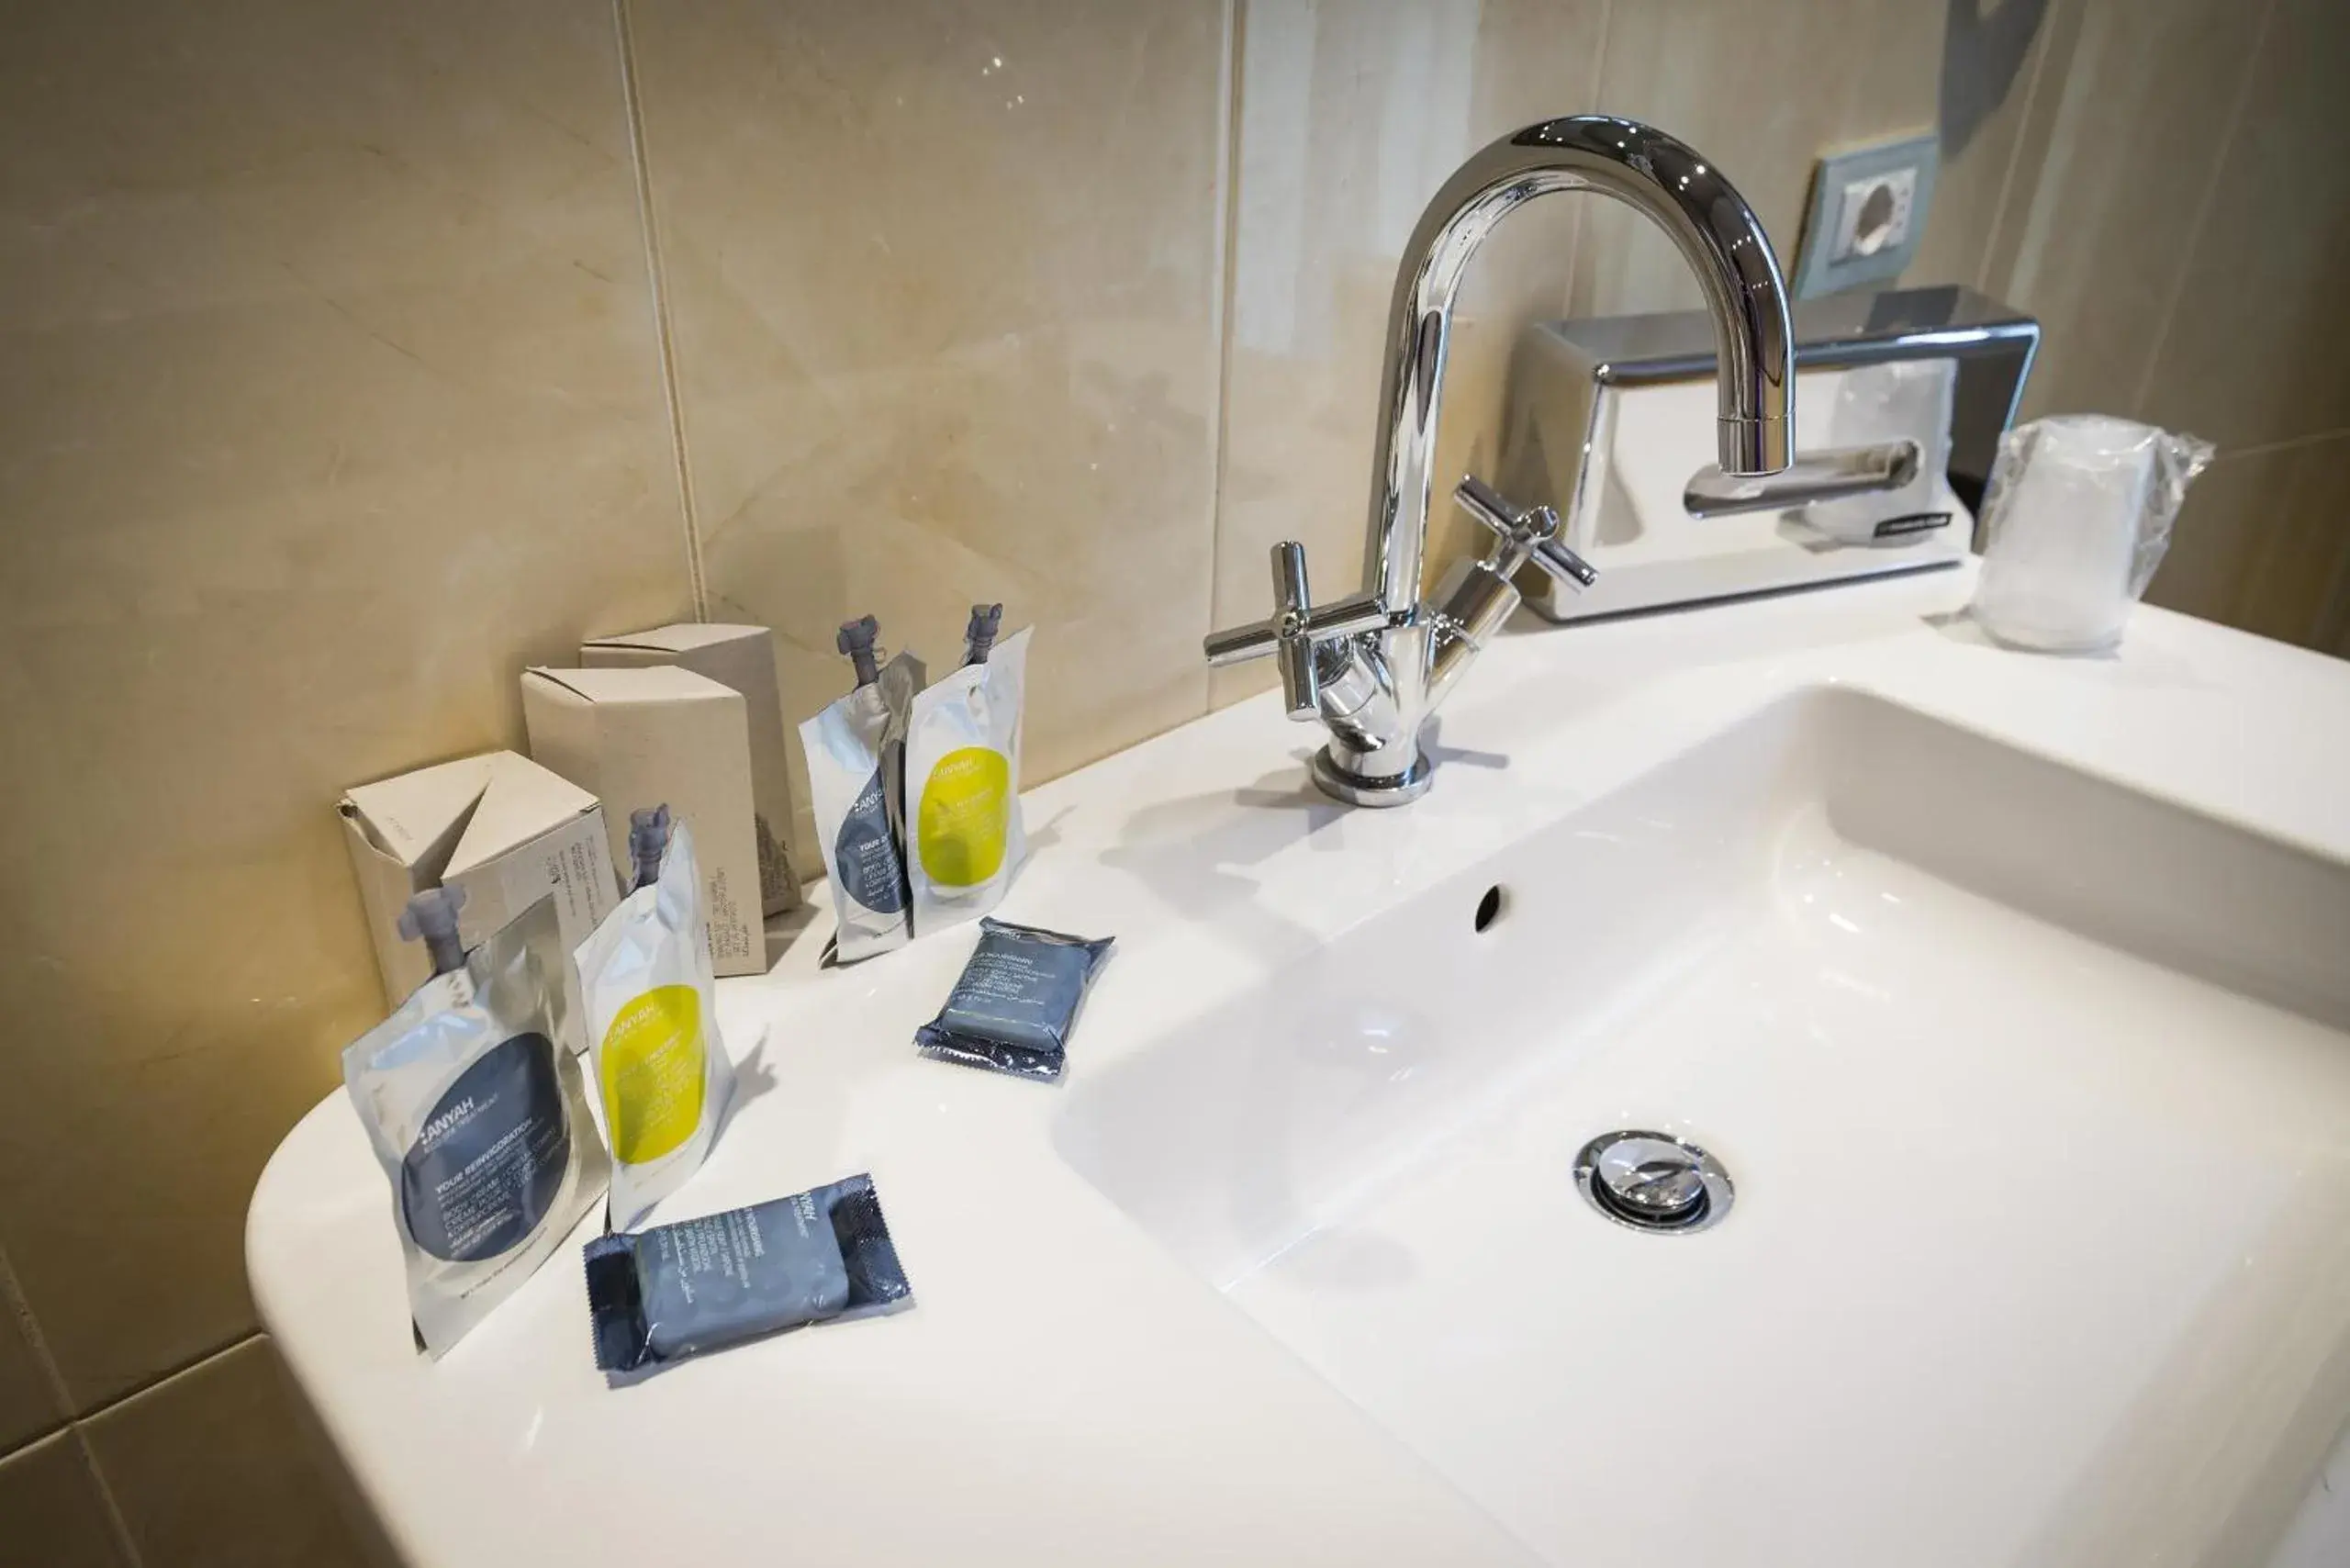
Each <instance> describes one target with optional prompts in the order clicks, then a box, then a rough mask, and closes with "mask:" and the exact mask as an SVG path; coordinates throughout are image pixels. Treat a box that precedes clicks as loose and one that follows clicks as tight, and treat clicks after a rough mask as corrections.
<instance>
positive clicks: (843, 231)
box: [630, 0, 1225, 850]
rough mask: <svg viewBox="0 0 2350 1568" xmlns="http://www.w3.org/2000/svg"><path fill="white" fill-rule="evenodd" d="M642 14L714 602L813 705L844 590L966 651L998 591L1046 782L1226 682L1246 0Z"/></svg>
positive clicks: (645, 84)
mask: <svg viewBox="0 0 2350 1568" xmlns="http://www.w3.org/2000/svg"><path fill="white" fill-rule="evenodd" d="M630 15H631V19H632V32H633V38H634V44H635V51H636V62H637V67H638V70H639V73H640V78H639V79H640V84H641V95H642V102H643V116H644V124H645V132H646V149H647V161H648V167H649V169H650V172H651V179H652V184H653V191H654V210H655V216H656V220H657V223H658V227H659V232H660V236H661V244H662V254H663V258H664V264H665V268H666V274H667V280H668V285H669V289H670V314H671V319H672V320H673V322H674V324H675V330H676V334H677V350H678V362H677V374H678V382H679V387H680V394H681V396H680V403H681V407H682V409H683V417H684V424H685V431H686V442H687V450H688V454H689V455H690V460H691V465H692V474H693V482H694V490H695V506H696V512H697V517H698V519H699V528H700V532H701V537H702V541H703V546H704V549H705V552H706V560H707V569H708V575H709V584H710V594H711V609H712V612H713V613H714V614H718V615H721V616H725V617H730V618H731V617H735V616H742V617H746V618H749V619H753V620H757V621H761V622H766V623H767V624H769V625H771V626H773V627H774V628H775V629H776V633H777V640H778V645H779V649H780V658H781V663H782V671H783V685H784V700H785V704H786V707H787V710H788V711H789V715H790V717H791V718H792V719H793V721H794V722H795V724H796V722H797V721H798V720H800V719H801V718H804V717H805V716H807V715H808V714H810V713H812V712H814V711H816V710H817V709H818V708H820V707H822V705H823V704H824V703H825V702H827V701H829V700H831V699H833V698H834V697H836V696H838V695H839V694H840V693H841V692H843V691H844V690H845V689H847V686H848V684H849V678H848V674H847V666H846V664H845V661H843V660H842V659H841V657H840V656H839V655H838V654H837V653H836V652H835V651H834V641H833V639H834V629H835V628H836V627H837V625H838V624H839V622H842V621H844V620H846V619H848V618H850V617H852V616H855V615H856V614H858V613H860V612H864V611H867V610H869V611H871V612H873V613H875V614H876V615H878V617H879V618H880V622H881V630H882V636H883V638H884V640H885V642H887V643H888V644H890V646H892V647H896V646H900V645H906V644H911V645H912V646H913V647H914V648H915V649H916V650H917V651H919V652H920V653H922V654H923V655H925V656H926V657H927V658H929V659H930V660H931V662H932V666H933V667H934V668H937V667H939V666H942V665H948V664H951V663H952V662H953V660H954V659H955V658H956V657H957V656H958V655H959V654H960V651H961V643H960V638H961V634H962V628H963V622H964V619H965V613H966V611H967V610H968V607H969V605H970V604H971V603H972V602H973V601H974V600H979V599H1002V600H1003V601H1004V602H1005V605H1006V610H1005V614H1006V617H1007V622H1008V623H1009V624H1012V625H1021V624H1026V623H1029V622H1035V625H1036V629H1037V631H1036V635H1037V642H1036V646H1035V655H1034V658H1033V660H1032V662H1031V664H1030V666H1029V668H1030V672H1031V673H1030V677H1029V682H1030V685H1029V692H1030V697H1029V708H1028V713H1027V720H1026V725H1027V729H1026V755H1027V758H1028V768H1027V776H1028V778H1030V779H1031V780H1032V781H1033V780H1035V779H1041V778H1049V777H1051V776H1052V775H1054V774H1056V773H1058V772H1061V771H1063V770H1065V769H1067V768H1069V767H1075V766H1076V765H1078V764H1080V763H1082V762H1085V761H1088V760H1091V758H1093V757H1096V756H1102V755H1103V754H1105V753H1107V752H1110V751H1112V750H1114V749H1116V748H1118V747H1120V746H1123V745H1128V744H1131V743H1132V742H1134V741H1136V740H1138V739H1141V738H1142V737H1144V736H1146V735H1149V734H1155V733H1157V732H1158V731H1160V730H1163V729H1166V728H1168V727H1169V726H1171V725H1173V724H1176V723H1179V722H1182V721H1183V720H1185V719H1188V718H1191V717H1192V716H1194V715H1196V714H1197V713H1199V712H1200V711H1202V710H1203V706H1204V702H1205V693H1206V675H1205V672H1204V671H1203V669H1202V667H1201V666H1200V660H1199V655H1198V644H1199V637H1200V634H1201V632H1202V629H1203V623H1204V621H1205V616H1206V606H1207V595H1208V570H1209V567H1208V562H1209V551H1210V548H1211V544H1212V539H1211V535H1210V532H1209V526H1210V525H1209V514H1210V507H1211V504H1212V500H1213V498H1212V495H1211V476H1212V473H1213V461H1214V451H1213V439H1214V403H1215V348H1216V336H1215V313H1214V312H1215V300H1216V294H1217V285H1218V278H1219V267H1220V263H1219V257H1218V250H1217V245H1218V239H1219V215H1220V210H1221V208H1220V203H1221V191H1220V178H1219V176H1220V167H1219V162H1218V149H1219V146H1220V144H1221V136H1220V118H1221V115H1222V99H1223V93H1224V85H1225V57H1224V34H1223V28H1224V8H1223V6H1221V5H1220V4H1218V3H1217V0H1180V3H1175V4H1162V5H1157V6H1147V7H1129V6H1094V5H1087V4H1083V3H1081V0H1063V3H1058V4H1046V5H1028V4H1013V3H1011V0H1000V3H989V4H980V5H967V4H965V5H957V4H947V3H945V0H923V3H919V4H901V5H891V6H794V5H789V4H784V3H782V0H727V3H724V4H712V5H696V6H655V5H635V6H632V7H631V11H630ZM793 745H794V746H795V748H796V746H797V745H798V736H797V734H794V736H793ZM806 798H807V797H806V794H805V792H804V791H802V792H801V794H800V799H801V800H802V801H805V800H806ZM798 842H799V844H800V845H801V846H803V847H804V848H806V849H810V850H812V846H813V840H812V835H811V833H810V832H809V830H808V828H807V826H806V824H805V823H804V821H803V824H802V829H801V832H800V834H799V837H798Z"/></svg>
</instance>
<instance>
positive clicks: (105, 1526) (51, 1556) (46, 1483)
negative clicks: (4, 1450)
mask: <svg viewBox="0 0 2350 1568" xmlns="http://www.w3.org/2000/svg"><path fill="white" fill-rule="evenodd" d="M0 1542H4V1543H5V1551H6V1558H7V1561H9V1562H24V1563H28V1564H29V1563H39V1565H40V1568H129V1558H128V1557H127V1556H125V1555H124V1554H123V1551H122V1550H121V1548H120V1546H119V1545H118V1544H117V1538H116V1535H115V1529H114V1525H113V1522H112V1521H111V1520H109V1519H108V1518H106V1502H105V1499H104V1498H103V1497H101V1496H100V1495H99V1493H98V1484H97V1481H96V1479H95V1476H93V1474H92V1473H91V1471H90V1464H89V1461H88V1460H87V1459H86V1458H84V1455H83V1451H82V1443H81V1439H79V1438H78V1437H76V1436H75V1435H74V1434H73V1432H71V1431H63V1432H59V1433H56V1434H55V1435H54V1436H51V1437H48V1438H44V1439H41V1440H40V1441H39V1442H37V1443H35V1444H33V1445H32V1446H31V1447H30V1448H25V1449H19V1450H17V1451H16V1452H15V1453H12V1454H8V1455H6V1456H0Z"/></svg>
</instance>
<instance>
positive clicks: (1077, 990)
mask: <svg viewBox="0 0 2350 1568" xmlns="http://www.w3.org/2000/svg"><path fill="white" fill-rule="evenodd" d="M1112 940H1113V938H1111V937H1108V936H1103V937H1101V938H1099V939H1089V938H1087V937H1083V936H1069V935H1064V934H1063V933H1061V932H1058V931H1045V930H1041V929H1039V928H1038V927H1036V926H1034V925H1014V924H1013V923H1012V922H1010V921H1008V920H996V919H993V918H991V917H982V918H981V919H980V921H979V946H977V947H975V948H973V949H972V951H971V958H970V961H969V962H968V963H967V964H965V965H964V966H963V975H962V978H961V979H960V980H957V981H956V982H955V989H954V990H953V991H951V992H949V993H948V994H947V998H946V1006H945V1007H943V1008H941V1009H939V1013H938V1016H937V1017H936V1018H934V1019H933V1020H932V1021H931V1022H929V1023H927V1024H925V1025H923V1026H922V1027H921V1028H919V1029H917V1030H915V1031H914V1043H915V1044H916V1045H918V1046H920V1047H922V1049H923V1054H924V1055H926V1056H933V1057H936V1058H939V1059H941V1060H943V1061H958V1062H961V1063H963V1064H964V1065H965V1066H967V1067H984V1068H992V1069H993V1070H996V1071H998V1072H1009V1073H1014V1074H1017V1075H1018V1076H1020V1077H1022V1078H1040V1079H1047V1080H1049V1079H1057V1078H1058V1077H1059V1076H1060V1075H1061V1068H1062V1065H1063V1064H1064V1063H1065V1062H1066V1061H1067V1060H1068V1052H1069V1031H1070V1030H1071V1029H1072V1028H1074V1027H1075V1026H1076V1024H1077V1010H1078V1008H1079V1007H1080V1006H1081V1005H1083V1003H1084V1002H1085V993H1086V992H1087V991H1090V990H1091V989H1092V985H1093V976H1094V972H1095V971H1096V970H1097V969H1100V968H1101V967H1102V958H1103V956H1104V955H1106V954H1107V953H1108V952H1109V951H1110V944H1111V942H1112Z"/></svg>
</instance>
